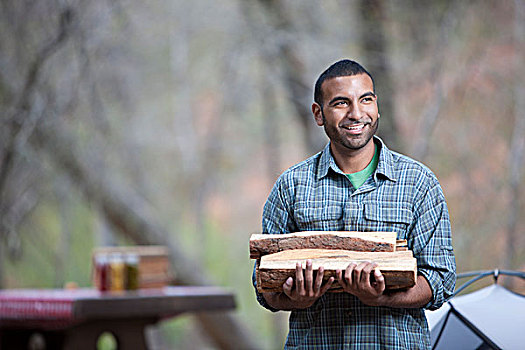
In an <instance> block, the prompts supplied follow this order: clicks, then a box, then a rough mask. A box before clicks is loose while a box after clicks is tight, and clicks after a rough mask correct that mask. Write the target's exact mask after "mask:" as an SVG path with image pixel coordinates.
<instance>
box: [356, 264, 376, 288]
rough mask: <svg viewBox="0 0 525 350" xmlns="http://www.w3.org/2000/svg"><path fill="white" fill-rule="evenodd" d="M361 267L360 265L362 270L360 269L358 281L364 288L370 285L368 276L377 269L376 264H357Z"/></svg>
mask: <svg viewBox="0 0 525 350" xmlns="http://www.w3.org/2000/svg"><path fill="white" fill-rule="evenodd" d="M361 265H362V269H361V276H360V281H361V282H362V283H364V285H365V286H368V285H370V274H371V273H373V270H374V269H375V268H376V267H377V264H376V263H370V262H366V263H361V264H359V266H361ZM359 266H358V267H359Z"/></svg>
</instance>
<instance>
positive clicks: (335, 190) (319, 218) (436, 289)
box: [253, 137, 456, 349]
mask: <svg viewBox="0 0 525 350" xmlns="http://www.w3.org/2000/svg"><path fill="white" fill-rule="evenodd" d="M374 141H375V142H376V144H377V146H378V147H379V148H380V155H379V164H378V166H377V169H376V171H375V173H374V174H373V175H372V176H370V177H369V178H368V179H367V181H366V182H365V183H364V184H363V185H362V186H361V187H359V188H358V189H357V190H355V189H354V188H353V186H352V184H351V183H350V181H349V180H348V178H347V177H346V176H345V175H344V173H343V172H342V171H341V170H340V169H339V167H338V166H337V165H336V163H335V161H334V159H333V157H332V155H331V152H330V148H329V144H328V145H327V146H326V148H325V149H324V150H323V151H322V152H320V153H318V154H316V155H315V156H313V157H311V158H309V159H307V160H305V161H303V162H301V163H299V164H297V165H295V166H293V167H291V168H290V169H288V170H287V171H285V172H284V173H283V174H282V175H281V176H280V177H279V179H278V180H277V182H276V183H275V185H274V187H273V189H272V191H271V193H270V196H269V197H268V200H267V202H266V204H265V206H264V212H263V222H262V224H263V225H262V226H263V232H264V233H269V234H281V233H289V232H298V231H314V230H315V231H394V232H397V237H398V239H406V240H407V241H408V248H409V249H410V250H412V252H413V253H414V256H415V257H416V259H417V265H418V274H420V275H423V276H424V277H425V278H426V279H427V281H428V282H429V284H430V287H431V289H432V294H433V298H432V301H431V302H430V303H429V304H428V305H426V308H428V309H431V310H435V309H437V308H439V307H440V306H441V305H442V304H443V302H445V301H446V300H447V299H448V298H450V297H451V296H452V294H453V292H454V286H455V281H456V273H455V270H456V263H455V259H454V253H453V250H452V242H451V234H450V220H449V215H448V209H447V204H446V201H445V197H444V195H443V191H442V190H441V187H440V185H439V182H438V180H437V178H436V177H435V175H434V174H433V173H432V172H431V171H430V170H429V169H428V168H427V167H425V166H424V165H422V164H421V163H418V162H416V161H414V160H412V159H410V158H408V157H406V156H403V155H400V154H398V153H395V152H392V151H390V150H389V149H388V148H387V147H386V146H385V145H384V144H383V142H382V141H381V140H380V139H379V138H377V137H374ZM253 284H254V286H256V281H255V278H253ZM256 293H257V291H256ZM257 300H258V301H259V303H260V304H261V305H263V306H264V307H266V308H267V309H269V310H271V311H277V310H275V309H272V307H270V306H269V305H268V304H267V303H266V301H265V300H264V298H262V296H261V295H260V294H259V293H257ZM427 348H430V337H429V330H428V325H427V321H426V318H425V314H424V308H412V309H404V308H390V307H372V306H367V305H364V304H363V303H361V301H360V300H359V299H357V298H356V297H355V296H353V295H351V294H348V293H327V294H325V295H323V296H322V297H321V298H319V300H318V301H317V302H316V303H315V304H314V305H313V306H311V307H310V308H307V309H304V310H294V311H292V312H291V314H290V320H289V333H288V337H287V339H286V344H285V349H427Z"/></svg>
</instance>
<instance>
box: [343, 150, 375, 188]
mask: <svg viewBox="0 0 525 350" xmlns="http://www.w3.org/2000/svg"><path fill="white" fill-rule="evenodd" d="M378 162H379V152H377V146H375V151H374V157H373V158H372V161H371V162H370V163H369V164H368V165H367V166H366V168H364V169H363V170H361V171H358V172H357V173H353V174H346V176H347V177H348V179H349V180H350V182H351V183H352V185H353V186H354V188H355V189H356V190H357V189H358V188H359V187H361V185H362V184H364V183H365V181H366V179H368V177H369V176H370V175H372V174H373V173H374V171H376V169H377V163H378Z"/></svg>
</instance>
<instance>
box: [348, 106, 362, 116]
mask: <svg viewBox="0 0 525 350" xmlns="http://www.w3.org/2000/svg"><path fill="white" fill-rule="evenodd" d="M362 116H363V111H362V110H361V108H359V105H358V104H357V103H352V104H351V105H350V107H349V108H348V113H347V117H348V118H350V119H355V120H359V119H361V117H362Z"/></svg>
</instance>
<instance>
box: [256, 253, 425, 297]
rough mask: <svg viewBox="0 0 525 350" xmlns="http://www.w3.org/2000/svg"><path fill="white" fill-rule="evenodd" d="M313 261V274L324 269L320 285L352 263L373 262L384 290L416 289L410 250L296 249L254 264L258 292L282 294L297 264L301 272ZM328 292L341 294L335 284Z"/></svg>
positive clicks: (270, 255) (412, 258)
mask: <svg viewBox="0 0 525 350" xmlns="http://www.w3.org/2000/svg"><path fill="white" fill-rule="evenodd" d="M307 259H310V260H312V267H313V269H314V271H318V269H319V267H320V266H323V268H324V274H323V282H326V281H327V280H328V279H329V278H330V277H335V274H336V270H342V271H344V270H345V269H346V268H347V267H348V265H349V264H350V263H351V262H355V263H360V262H363V261H371V262H375V263H377V265H378V267H377V268H378V269H379V270H380V271H381V273H382V274H383V276H384V278H385V285H386V289H389V290H394V289H402V288H409V287H412V286H414V285H415V282H416V273H417V265H416V259H415V258H414V257H413V255H412V252H411V251H409V250H406V251H398V252H355V251H348V250H333V249H295V250H286V251H282V252H279V253H274V254H269V255H265V256H263V257H262V258H261V259H258V261H257V268H256V277H257V288H258V290H259V292H264V293H266V292H281V291H282V285H283V284H284V282H285V281H286V279H287V278H288V277H295V269H296V264H297V263H301V264H302V266H303V268H304V267H305V266H306V260H307ZM330 291H332V292H335V291H341V286H340V285H339V283H337V281H336V282H334V283H333V285H332V287H331V289H330Z"/></svg>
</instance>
